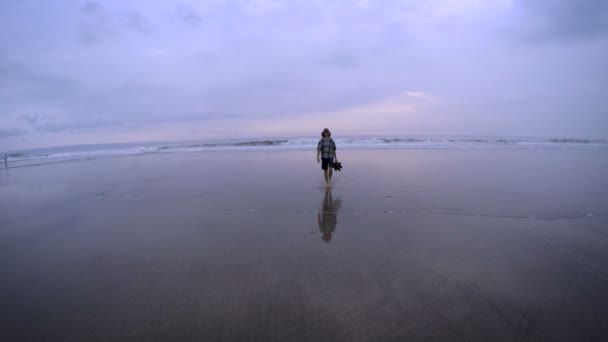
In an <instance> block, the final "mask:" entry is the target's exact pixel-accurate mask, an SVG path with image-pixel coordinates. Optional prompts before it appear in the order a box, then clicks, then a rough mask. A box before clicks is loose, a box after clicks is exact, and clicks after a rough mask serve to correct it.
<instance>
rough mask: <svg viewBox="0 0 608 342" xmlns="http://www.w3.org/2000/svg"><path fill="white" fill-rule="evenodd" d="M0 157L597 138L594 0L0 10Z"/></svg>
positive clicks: (607, 36)
mask: <svg viewBox="0 0 608 342" xmlns="http://www.w3.org/2000/svg"><path fill="white" fill-rule="evenodd" d="M0 22H1V23H2V26H1V28H0V150H2V149H4V150H7V149H11V150H16V149H25V148H34V147H44V146H58V145H72V144H91V143H114V142H136V141H155V140H162V141H170V140H180V141H185V140H203V139H219V138H239V137H285V136H308V135H311V136H318V135H319V133H320V131H321V129H322V128H323V127H329V128H331V129H332V133H333V135H334V136H337V135H393V136H396V135H399V136H404V135H468V136H472V135H474V136H513V137H515V136H525V137H574V138H596V139H605V138H608V97H607V95H606V94H608V1H604V0H570V1H566V0H563V1H560V0H534V1H529V0H496V1H488V0H486V1H482V0H428V1H413V0H402V1H397V0H356V1H346V0H336V1H329V0H328V1H322V0H250V1H247V0H207V1H204V0H203V1H167V0H163V1H160V0H122V1H118V0H116V1H113V0H104V1H86V0H85V1H81V0H20V1H11V0H0Z"/></svg>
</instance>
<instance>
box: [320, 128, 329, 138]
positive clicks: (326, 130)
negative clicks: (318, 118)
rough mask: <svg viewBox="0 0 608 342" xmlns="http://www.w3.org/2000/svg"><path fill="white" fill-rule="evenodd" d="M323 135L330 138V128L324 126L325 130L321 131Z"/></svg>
mask: <svg viewBox="0 0 608 342" xmlns="http://www.w3.org/2000/svg"><path fill="white" fill-rule="evenodd" d="M321 136H322V137H323V138H329V137H331V132H330V131H329V129H327V128H323V132H321Z"/></svg>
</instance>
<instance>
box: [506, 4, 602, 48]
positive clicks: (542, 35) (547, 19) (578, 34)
mask: <svg viewBox="0 0 608 342" xmlns="http://www.w3.org/2000/svg"><path fill="white" fill-rule="evenodd" d="M517 3H518V4H519V6H520V7H521V8H522V9H523V11H524V18H523V19H525V20H526V22H527V24H526V25H527V26H528V29H529V31H528V32H529V34H530V36H531V37H532V38H537V39H551V40H566V41H574V40H592V39H604V38H606V36H607V35H608V2H606V1H604V0H577V1H556V0H535V1H524V0H519V1H518V2H517Z"/></svg>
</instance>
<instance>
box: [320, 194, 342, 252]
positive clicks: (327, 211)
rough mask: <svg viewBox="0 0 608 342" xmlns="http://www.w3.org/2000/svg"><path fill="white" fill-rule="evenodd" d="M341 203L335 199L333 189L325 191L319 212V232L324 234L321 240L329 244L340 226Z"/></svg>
mask: <svg viewBox="0 0 608 342" xmlns="http://www.w3.org/2000/svg"><path fill="white" fill-rule="evenodd" d="M340 205H341V201H340V200H339V199H338V200H335V201H334V199H333V197H332V195H331V188H328V189H325V196H324V197H323V202H322V203H321V209H320V210H319V230H320V231H321V233H322V234H323V235H322V236H321V239H322V240H323V241H325V242H327V243H329V241H330V240H331V234H332V233H333V232H334V230H336V226H337V225H338V210H340Z"/></svg>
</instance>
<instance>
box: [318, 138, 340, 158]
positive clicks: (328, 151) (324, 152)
mask: <svg viewBox="0 0 608 342" xmlns="http://www.w3.org/2000/svg"><path fill="white" fill-rule="evenodd" d="M317 151H321V158H333V157H334V156H335V154H334V152H335V151H336V143H335V142H334V139H331V138H329V139H321V140H319V144H318V145H317Z"/></svg>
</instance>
